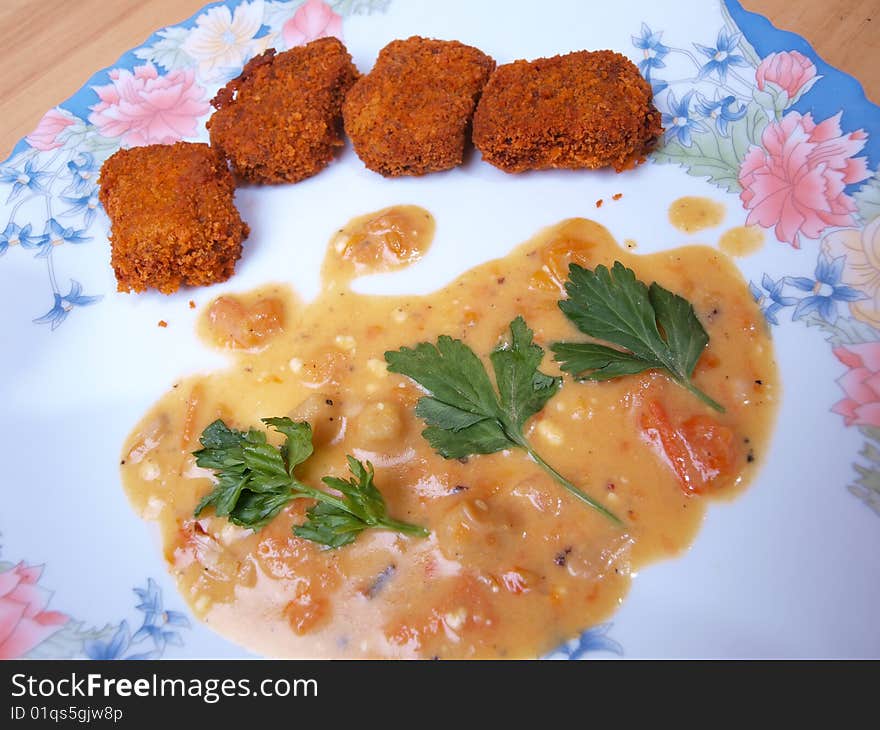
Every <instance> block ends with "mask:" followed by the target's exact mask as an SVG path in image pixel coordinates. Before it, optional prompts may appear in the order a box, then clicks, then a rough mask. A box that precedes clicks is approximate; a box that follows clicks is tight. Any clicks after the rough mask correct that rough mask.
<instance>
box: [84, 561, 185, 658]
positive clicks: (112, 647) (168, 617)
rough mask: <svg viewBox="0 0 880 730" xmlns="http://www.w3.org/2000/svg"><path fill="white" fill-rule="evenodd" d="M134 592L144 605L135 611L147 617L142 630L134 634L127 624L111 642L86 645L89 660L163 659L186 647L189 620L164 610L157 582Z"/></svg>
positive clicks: (150, 581) (85, 650) (181, 614)
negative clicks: (184, 631)
mask: <svg viewBox="0 0 880 730" xmlns="http://www.w3.org/2000/svg"><path fill="white" fill-rule="evenodd" d="M134 592H135V595H137V597H138V599H139V601H140V602H139V603H138V604H137V606H135V608H136V609H137V610H138V611H140V612H141V613H143V619H142V621H141V625H140V627H139V628H138V629H137V631H135V632H134V634H132V632H131V629H130V628H129V625H128V621H126V620H123V621H122V622H120V624H119V627H118V628H117V630H116V631H115V633H114V634H113V635H112V636H111V637H110V638H108V639H106V640H103V641H102V640H99V639H94V640H90V641H85V642H84V643H83V652H84V653H85V655H86V656H87V657H88V658H89V659H159V658H160V657H162V656H163V655H164V653H165V650H166V649H167V647H168V646H183V637H182V636H181V634H180V630H181V629H188V628H190V622H189V619H188V618H187V617H186V615H185V614H183V613H181V612H179V611H169V610H166V609H165V608H164V607H163V605H162V592H161V590H160V588H159V586H158V584H157V583H156V581H154V580H153V579H152V578H150V579H148V580H147V586H146V588H135V589H134Z"/></svg>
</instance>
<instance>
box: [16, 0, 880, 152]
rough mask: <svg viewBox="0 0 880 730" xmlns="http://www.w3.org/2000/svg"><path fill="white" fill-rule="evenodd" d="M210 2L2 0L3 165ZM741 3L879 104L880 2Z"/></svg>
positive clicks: (756, 0)
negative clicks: (55, 113) (52, 116)
mask: <svg viewBox="0 0 880 730" xmlns="http://www.w3.org/2000/svg"><path fill="white" fill-rule="evenodd" d="M207 1H208V0H0V65H2V68H3V74H2V75H0V119H2V120H3V124H2V128H0V160H2V159H4V158H5V157H6V156H7V155H8V154H9V152H10V151H11V149H12V147H13V146H14V145H15V143H16V142H17V141H18V140H19V139H20V138H21V137H23V136H24V135H26V134H27V133H28V132H30V131H31V130H32V129H33V128H34V127H35V125H36V124H37V122H38V121H39V119H40V117H41V116H42V115H43V113H44V112H45V111H47V110H48V109H50V108H51V107H53V106H55V105H56V104H59V103H60V102H62V101H64V100H65V99H66V98H68V97H69V96H71V95H72V94H74V93H75V92H76V91H77V90H78V89H79V88H80V87H81V86H82V85H83V83H85V81H86V79H88V77H89V76H91V74H92V73H94V72H95V71H96V70H98V69H101V68H104V67H105V66H109V65H111V64H112V63H114V62H115V61H116V59H117V58H119V56H120V55H122V53H124V52H125V51H127V50H128V49H130V48H133V47H134V46H136V45H139V44H140V43H142V42H143V41H144V40H145V39H146V38H147V36H148V35H150V33H152V32H153V31H155V30H157V29H158V28H161V27H163V26H166V25H172V24H174V23H178V22H180V21H181V20H184V19H186V18H188V17H189V16H190V15H192V14H193V13H195V12H196V11H197V10H198V9H199V8H200V7H202V6H203V5H205V4H206V3H207ZM397 1H398V2H400V1H403V0H397ZM742 1H743V5H744V6H745V7H746V8H748V9H749V10H754V11H758V12H761V13H763V14H764V15H766V16H767V17H768V18H770V19H771V20H772V21H773V23H774V24H775V25H777V26H778V27H780V28H785V29H786V30H791V31H794V32H796V33H798V34H800V35H802V36H803V37H805V38H806V39H807V40H808V41H810V43H812V45H813V47H814V48H815V49H816V50H817V51H818V53H819V55H821V56H822V57H823V58H824V59H825V60H826V61H828V62H829V63H830V64H831V65H833V66H836V67H838V68H841V69H843V70H845V71H847V72H849V73H851V74H853V75H854V76H855V77H856V78H858V79H859V80H860V81H861V82H862V85H863V86H864V88H865V91H866V93H867V95H868V97H869V98H871V99H872V100H873V101H874V102H880V0H798V1H797V2H793V1H792V0H742Z"/></svg>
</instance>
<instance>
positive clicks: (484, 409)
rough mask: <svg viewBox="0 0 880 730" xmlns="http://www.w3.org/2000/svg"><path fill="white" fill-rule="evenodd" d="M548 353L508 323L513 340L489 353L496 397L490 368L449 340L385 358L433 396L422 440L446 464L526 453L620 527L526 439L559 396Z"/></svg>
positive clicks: (424, 414) (426, 406) (421, 408)
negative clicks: (526, 430) (543, 368)
mask: <svg viewBox="0 0 880 730" xmlns="http://www.w3.org/2000/svg"><path fill="white" fill-rule="evenodd" d="M543 357H544V350H543V349H541V347H539V346H538V345H535V344H533V342H532V331H531V330H530V329H529V328H528V326H527V325H526V323H525V320H524V319H523V318H522V317H517V318H516V319H515V320H513V322H511V323H510V340H509V341H508V342H504V343H502V344H501V345H499V346H498V347H496V348H495V350H494V351H493V352H492V354H491V355H490V356H489V359H490V360H491V362H492V368H493V370H494V371H495V383H496V386H497V392H496V390H495V388H493V386H492V382H491V381H490V379H489V374H488V373H487V371H486V368H485V366H484V365H483V363H482V362H481V361H480V359H479V358H478V357H477V356H476V354H475V353H474V351H473V350H471V348H470V347H468V346H467V345H465V344H464V343H463V342H462V341H461V340H456V339H453V338H451V337H448V336H446V335H442V336H440V337H439V338H438V340H437V344H436V345H433V344H431V343H429V342H422V343H420V344H418V345H416V346H415V347H414V348H412V349H410V348H407V347H403V348H401V349H400V350H396V351H391V352H386V353H385V360H386V361H387V363H388V369H389V370H390V371H391V372H393V373H399V374H401V375H406V376H407V377H409V378H412V379H413V380H414V381H416V382H417V383H418V384H419V385H421V386H422V387H423V388H425V390H427V391H428V395H427V396H425V397H423V398H421V399H420V400H419V402H418V404H417V405H416V415H418V416H419V417H420V418H422V419H424V421H425V423H426V424H427V428H426V429H425V430H424V431H422V435H423V436H424V437H425V439H427V441H428V443H430V444H431V446H432V447H433V448H434V450H435V451H437V453H439V454H440V455H441V456H443V457H444V458H446V459H459V458H463V457H466V456H471V455H473V454H492V453H495V452H496V451H501V450H503V449H509V448H514V447H516V448H521V449H524V450H525V451H526V452H527V453H528V454H529V455H530V456H531V457H532V459H534V460H535V462H536V463H537V464H538V465H539V466H540V467H541V468H542V469H544V470H545V471H546V472H547V473H548V474H550V476H552V477H553V478H554V479H555V480H556V481H557V482H559V484H561V485H562V486H563V487H564V488H565V489H566V490H568V491H569V492H570V493H571V494H573V495H574V496H575V497H577V498H578V499H579V500H581V501H582V502H584V503H586V504H588V505H589V506H590V507H592V508H593V509H595V510H597V511H598V512H601V513H602V514H603V515H605V516H606V517H608V518H609V519H611V520H612V521H613V522H615V523H616V524H622V523H621V521H620V519H618V517H616V516H615V515H614V514H613V513H612V512H611V511H609V510H608V509H606V508H605V507H604V506H602V505H601V504H600V503H599V502H597V501H596V500H594V499H593V498H592V497H590V496H589V495H588V494H586V493H585V492H583V491H581V490H580V489H579V488H578V487H576V486H575V485H574V484H572V483H571V482H570V481H569V480H568V479H566V478H565V477H564V476H562V475H561V474H560V473H559V472H558V471H556V470H555V469H554V468H553V467H552V466H550V465H549V464H548V463H547V462H546V461H544V459H542V458H541V456H539V455H538V454H537V453H536V452H535V450H534V449H533V448H532V445H531V444H530V443H529V442H528V441H527V440H526V438H525V436H524V435H523V426H524V425H525V422H526V421H527V420H528V419H529V418H530V417H531V416H533V415H535V414H536V413H537V412H538V411H540V410H541V409H542V408H543V407H544V405H545V404H546V403H547V401H548V400H549V399H550V398H551V397H553V395H554V394H555V393H556V392H557V391H558V390H559V386H560V385H561V383H562V379H561V378H554V377H551V376H550V375H545V374H544V373H542V372H540V371H539V370H538V367H539V366H540V364H541V360H542V359H543Z"/></svg>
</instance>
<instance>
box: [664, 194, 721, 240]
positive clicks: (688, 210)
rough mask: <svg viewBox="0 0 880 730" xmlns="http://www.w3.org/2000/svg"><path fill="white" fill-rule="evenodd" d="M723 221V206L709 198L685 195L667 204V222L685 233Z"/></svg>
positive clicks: (700, 229)
mask: <svg viewBox="0 0 880 730" xmlns="http://www.w3.org/2000/svg"><path fill="white" fill-rule="evenodd" d="M723 221H724V206H723V205H722V204H721V203H717V202H715V201H714V200H712V199H711V198H702V197H699V196H692V195H689V196H686V197H684V198H678V200H674V201H673V202H672V204H671V205H670V206H669V222H670V223H671V224H672V225H673V226H675V227H676V228H677V229H678V230H680V231H684V232H685V233H696V232H697V231H702V230H705V229H706V228H714V227H715V226H720V225H721V223H722V222H723Z"/></svg>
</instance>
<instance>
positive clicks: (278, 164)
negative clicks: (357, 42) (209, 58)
mask: <svg viewBox="0 0 880 730" xmlns="http://www.w3.org/2000/svg"><path fill="white" fill-rule="evenodd" d="M357 77H358V71H357V69H356V68H355V67H354V64H353V63H352V62H351V56H350V55H349V53H348V51H347V50H346V49H345V46H343V45H342V43H340V42H339V40H337V39H336V38H319V39H318V40H316V41H312V42H311V43H309V44H307V45H305V46H298V47H296V48H292V49H290V50H289V51H285V52H284V53H278V54H276V53H275V49H273V48H270V49H269V50H268V51H266V52H265V53H263V54H262V55H259V56H256V57H255V58H252V59H251V60H250V61H248V63H247V64H246V65H245V67H244V69H243V70H242V72H241V75H239V76H238V78H235V79H233V80H232V81H230V82H229V83H228V84H226V86H225V87H224V88H222V89H220V91H218V92H217V95H216V96H215V97H214V99H213V100H212V101H211V104H213V105H214V107H215V108H216V109H217V111H216V112H214V114H213V116H212V117H211V118H210V119H209V120H208V125H207V126H208V131H209V133H210V137H211V145H212V146H214V147H216V148H217V149H219V150H220V152H221V154H223V155H224V156H225V157H226V158H227V159H228V160H229V163H230V164H231V165H232V170H233V172H234V173H235V175H236V177H238V178H239V179H241V180H247V181H249V182H255V183H281V182H299V181H300V180H303V179H305V178H307V177H311V176H312V175H314V174H315V173H317V172H320V171H321V170H323V169H324V168H325V167H326V166H327V165H328V164H329V163H330V161H331V160H332V159H333V157H334V155H335V154H336V151H337V150H338V149H339V148H340V147H342V145H343V144H344V141H343V136H342V100H343V99H344V98H345V93H346V92H347V91H348V90H349V88H351V85H352V84H353V83H354V82H355V79H357Z"/></svg>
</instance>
